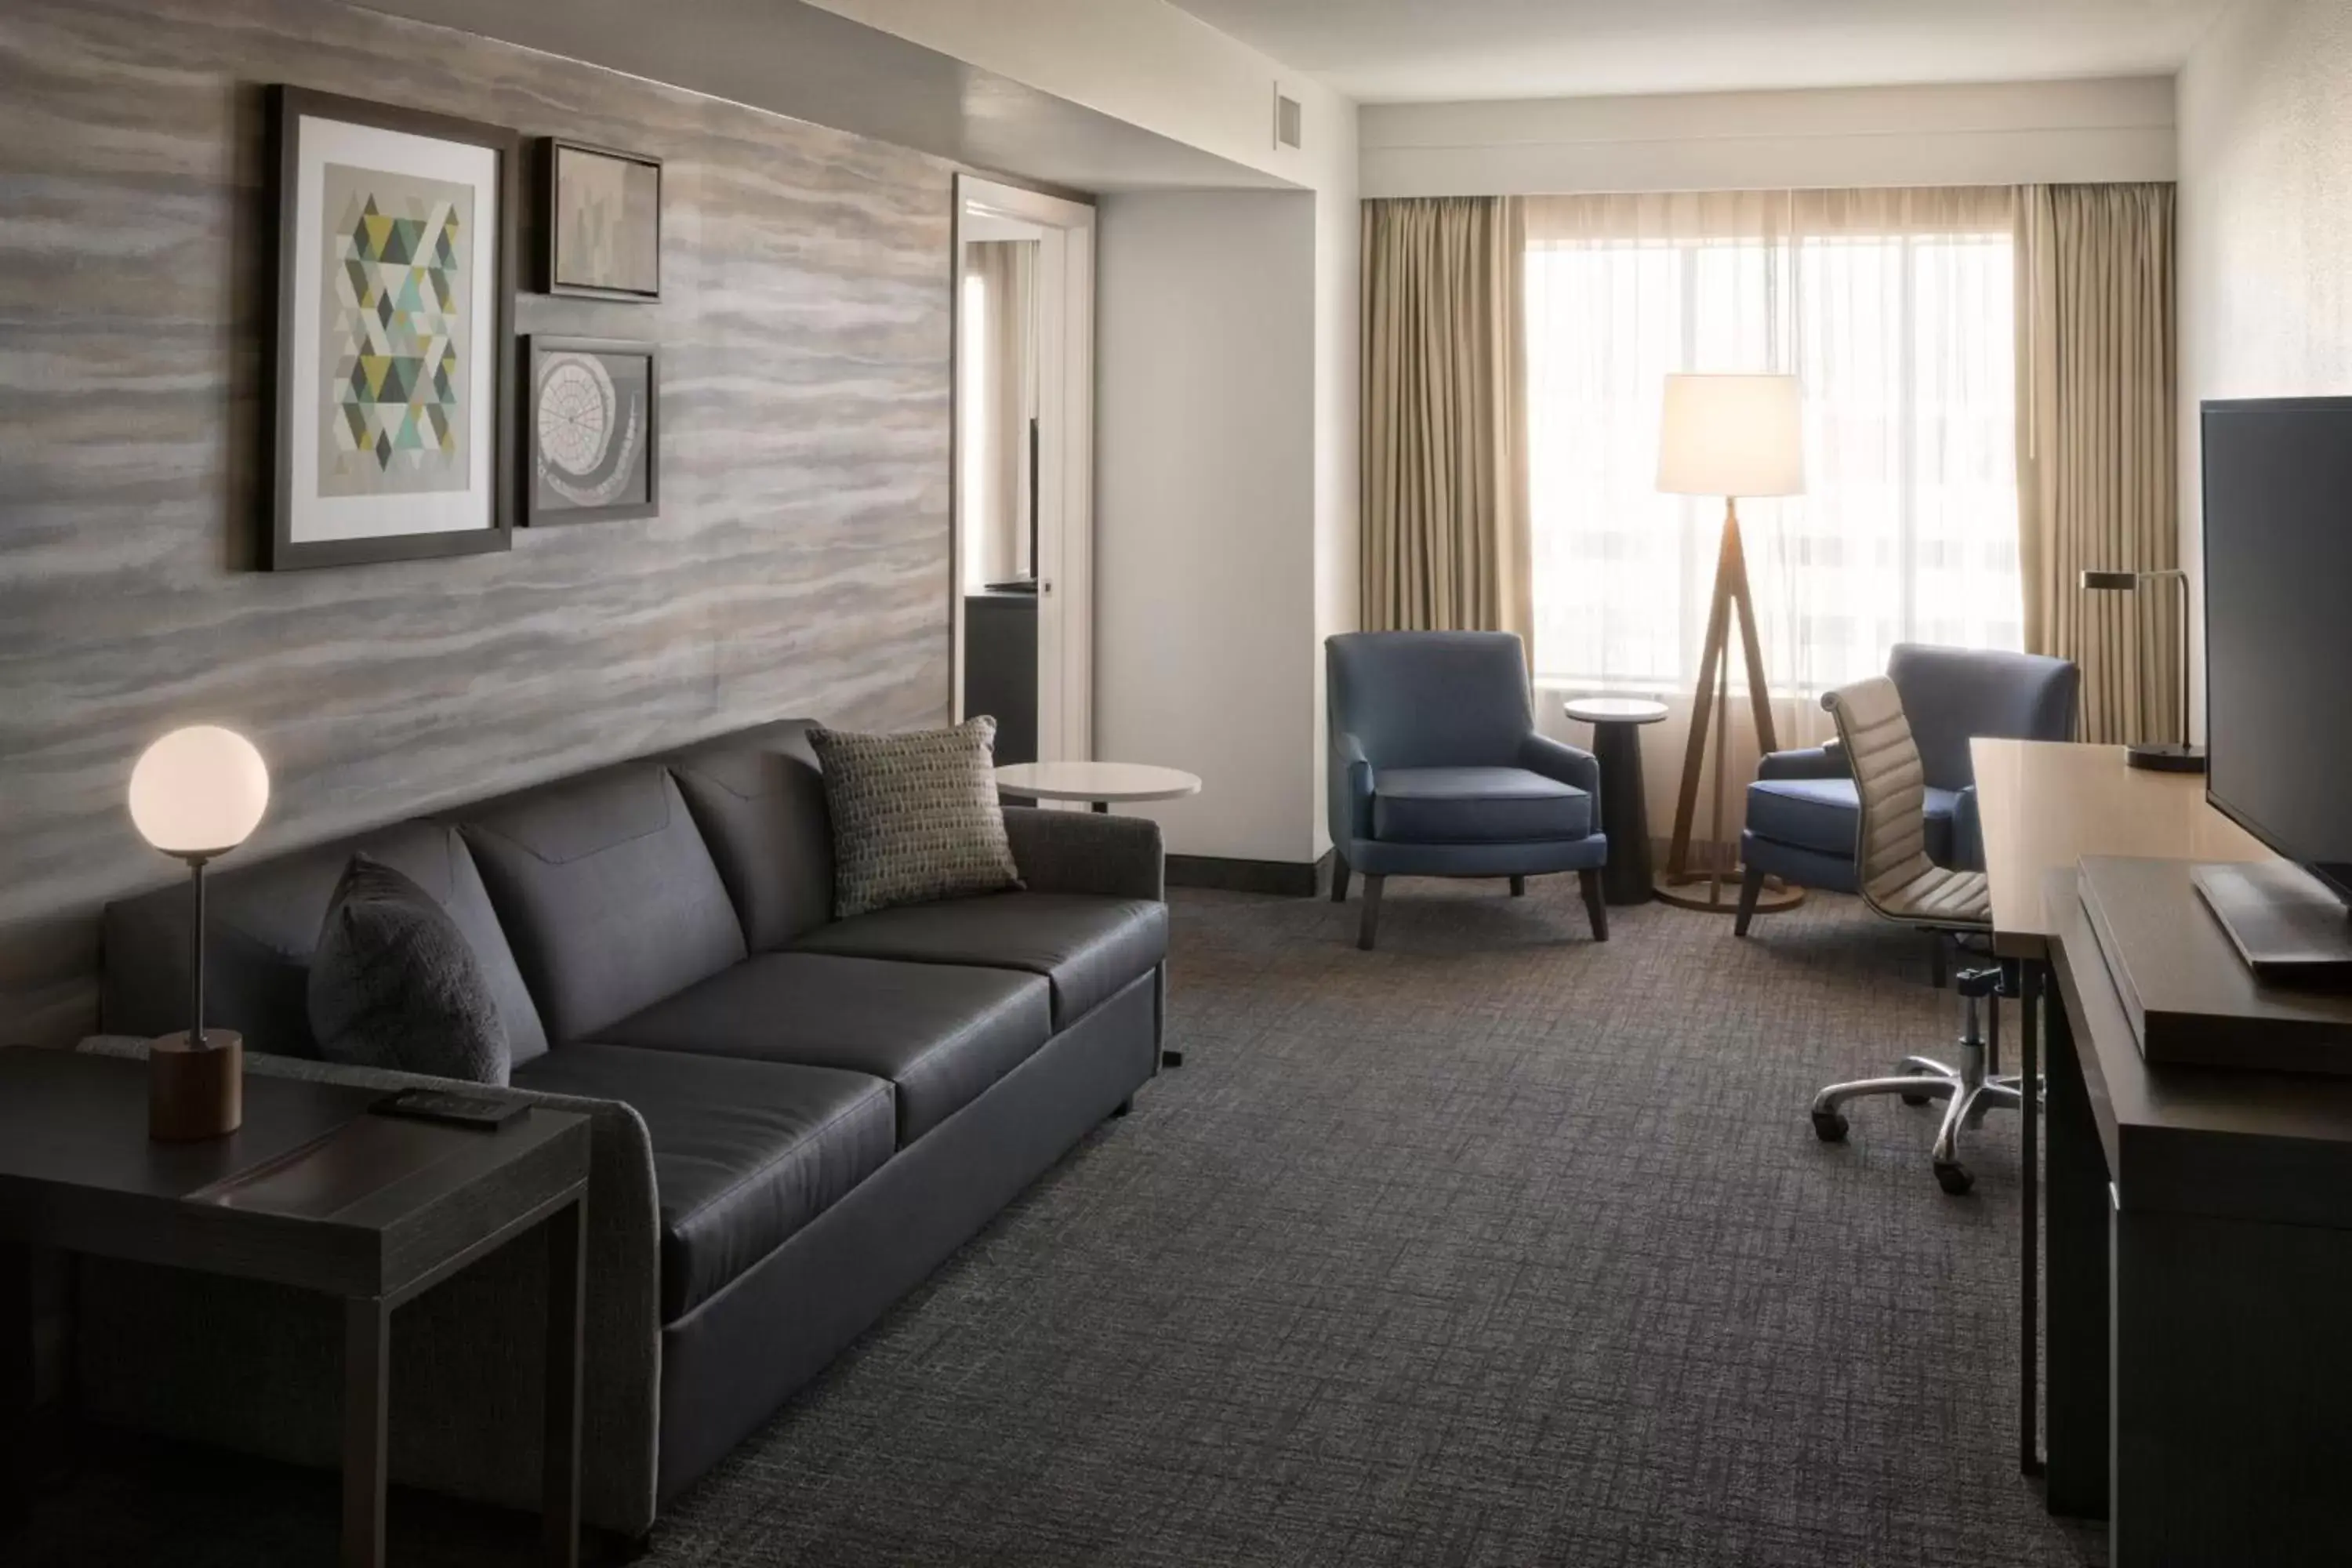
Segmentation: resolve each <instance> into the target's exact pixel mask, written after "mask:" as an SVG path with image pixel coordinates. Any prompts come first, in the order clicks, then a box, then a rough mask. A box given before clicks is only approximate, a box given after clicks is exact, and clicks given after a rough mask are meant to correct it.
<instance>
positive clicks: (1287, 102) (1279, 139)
mask: <svg viewBox="0 0 2352 1568" xmlns="http://www.w3.org/2000/svg"><path fill="white" fill-rule="evenodd" d="M1300 114H1301V110H1300V109H1299V107H1298V100H1297V99H1295V98H1286V97H1284V96H1283V91H1282V89H1280V88H1278V87H1277V88H1276V89H1274V144H1275V145H1276V146H1277V147H1296V146H1297V145H1298V139H1299V117H1300Z"/></svg>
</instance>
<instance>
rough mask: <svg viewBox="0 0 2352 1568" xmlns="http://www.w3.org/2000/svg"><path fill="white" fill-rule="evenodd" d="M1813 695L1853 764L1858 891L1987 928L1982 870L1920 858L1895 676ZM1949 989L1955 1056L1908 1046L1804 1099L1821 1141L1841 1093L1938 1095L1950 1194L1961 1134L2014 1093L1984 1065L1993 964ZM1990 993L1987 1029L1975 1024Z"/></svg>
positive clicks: (1912, 919) (1924, 921) (1919, 787)
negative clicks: (1959, 1014)
mask: <svg viewBox="0 0 2352 1568" xmlns="http://www.w3.org/2000/svg"><path fill="white" fill-rule="evenodd" d="M1822 707H1824V708H1826V709H1828V710H1830V712H1831V714H1832V716H1833V717H1834V718H1835V719H1836V720H1837V731H1838V740H1839V742H1840V743H1841V744H1842V745H1843V748H1844V751H1845V753H1846V755H1847V757H1848V758H1849V759H1851V761H1852V763H1853V782H1854V789H1855V794H1856V795H1857V796H1858V797H1859V801H1860V806H1861V812H1860V817H1859V826H1858V827H1857V830H1856V837H1855V846H1854V865H1855V869H1856V878H1855V881H1856V887H1857V890H1858V891H1859V892H1860V893H1861V894H1862V900H1863V902H1864V903H1865V904H1867V905H1869V906H1870V908H1871V909H1872V910H1873V911H1874V912H1875V913H1877V914H1879V915H1882V916H1884V917H1885V918H1886V919H1888V920H1891V921H1900V922H1901V923H1903V924H1905V925H1907V926H1912V927H1915V928H1916V929H1918V930H1921V931H1934V932H1941V933H1946V934H1951V935H1969V934H1981V935H1990V933H1991V931H1992V901H1991V898H1990V894H1989V893H1988V892H1987V891H1986V887H1985V876H1984V873H1983V872H1981V871H1956V870H1952V869H1950V868H1947V867H1943V866H1938V865H1937V864H1936V863H1935V861H1933V860H1932V859H1930V858H1928V855H1927V827H1926V815H1925V807H1926V797H1927V784H1926V776H1925V773H1924V770H1923V769H1922V767H1921V764H1920V761H1919V748H1918V745H1917V744H1916V742H1914V741H1913V740H1912V738H1911V725H1910V722H1909V721H1907V720H1906V719H1905V717H1904V715H1903V699H1902V696H1901V694H1900V693H1899V692H1898V691H1897V690H1896V689H1895V683H1894V682H1893V681H1892V680H1889V679H1887V678H1886V677H1885V676H1883V675H1877V676H1873V677H1871V678H1870V679H1867V680H1861V681H1856V682H1855V683H1854V684H1853V685H1852V686H1846V687H1842V688H1840V689H1837V690H1835V691H1832V692H1830V693H1829V694H1828V695H1826V696H1825V697H1823V698H1822ZM1958 991H1959V994H1960V997H1961V1004H1962V1006H1963V1007H1964V1008H1965V1010H1966V1015H1967V1021H1966V1023H1965V1025H1964V1026H1963V1027H1962V1029H1961V1032H1960V1038H1959V1042H1958V1043H1959V1063H1958V1066H1957V1067H1947V1066H1946V1065H1945V1064H1943V1063H1942V1062H1939V1061H1935V1060H1932V1059H1930V1058H1927V1057H1906V1058H1903V1061H1902V1065H1901V1066H1900V1067H1899V1068H1897V1069H1896V1074H1895V1076H1894V1077H1890V1078H1873V1079H1860V1080H1858V1081H1856V1082H1853V1083H1835V1084H1832V1085H1831V1086H1830V1087H1829V1088H1827V1089H1823V1090H1822V1091H1821V1093H1819V1094H1817V1095H1815V1096H1814V1097H1813V1107H1812V1117H1813V1131H1814V1132H1815V1133H1816V1134H1818V1135H1819V1136H1820V1137H1821V1139H1822V1142H1825V1143H1837V1142H1843V1141H1844V1139H1845V1135H1846V1125H1847V1124H1846V1119H1845V1114H1844V1112H1843V1110H1840V1109H1839V1108H1840V1107H1842V1106H1843V1105H1844V1104H1845V1103H1846V1102H1847V1101H1848V1100H1860V1099H1862V1098H1864V1097H1865V1096H1868V1095H1879V1094H1893V1095H1899V1096H1901V1097H1902V1099H1903V1100H1904V1102H1905V1103H1906V1104H1908V1105H1925V1104H1926V1103H1927V1102H1928V1101H1929V1100H1943V1101H1944V1102H1945V1106H1944V1123H1943V1127H1942V1129H1941V1130H1940V1131H1938V1132H1937V1134H1936V1143H1935V1148H1934V1150H1933V1151H1932V1152H1931V1154H1930V1158H1931V1160H1932V1161H1933V1163H1934V1165H1935V1169H1936V1180H1937V1183H1938V1184H1940V1185H1941V1186H1942V1187H1943V1189H1944V1190H1945V1191H1946V1192H1948V1193H1952V1194H1959V1193H1965V1192H1967V1191H1968V1190H1969V1187H1970V1186H1971V1185H1973V1184H1974V1183H1975V1178H1974V1177H1973V1176H1971V1175H1970V1174H1969V1168H1968V1167H1967V1166H1966V1165H1965V1164H1963V1163H1961V1161H1960V1134H1961V1133H1963V1132H1965V1131H1968V1130H1969V1129H1970V1128H1973V1127H1975V1126H1976V1125H1978V1124H1979V1122H1981V1121H1983V1120H1984V1119H1985V1116H1986V1115H1987V1113H1989V1112H1990V1111H1992V1110H1996V1109H2015V1108H2016V1107H2017V1106H2018V1105H2019V1104H2020V1103H2021V1094H2022V1090H2021V1088H2020V1085H2019V1081H2018V1079H2015V1078H2014V1077H2009V1078H2003V1077H1999V1076H1994V1075H1998V1074H1999V1072H2000V991H2001V972H2000V969H1999V968H1997V967H1996V968H1983V969H1970V970H1965V971H1963V972H1962V973H1960V975H1959V976H1958ZM1988 999H1990V1002H1991V1006H1990V1038H1988V1037H1987V1034H1986V1032H1985V1030H1984V1028H1983V1027H1982V1026H1981V1023H1980V1020H1981V1018H1982V1016H1983V1013H1984V1011H1985V1003H1986V1001H1987V1000H1988Z"/></svg>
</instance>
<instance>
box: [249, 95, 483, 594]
mask: <svg viewBox="0 0 2352 1568" xmlns="http://www.w3.org/2000/svg"><path fill="white" fill-rule="evenodd" d="M276 98H277V101H276V112H275V114H274V116H273V123H274V129H275V134H276V137H277V157H276V160H275V166H276V170H277V180H278V189H277V216H278V299H277V309H276V311H275V315H274V332H275V342H274V345H273V346H274V350H275V353H274V355H273V363H274V364H275V366H276V373H275V376H274V380H273V382H272V384H271V385H270V388H269V394H270V399H271V404H272V408H271V417H270V418H269V420H268V427H269V430H270V439H271V444H272V446H273V447H274V453H273V456H274V458H275V462H274V468H275V478H276V486H275V491H274V495H273V504H272V507H271V520H270V528H269V534H268V540H267V542H266V549H265V552H264V555H265V562H264V563H265V564H266V565H267V566H268V568H269V569H270V570H272V571H286V570H289V569H291V568H297V567H306V566H342V565H351V564H354V563H360V562H368V561H404V560H409V559H413V558H415V557H418V556H428V555H465V554H472V553H475V552H480V551H488V550H505V549H508V548H509V546H510V545H511V544H512V542H513V532H512V528H513V521H514V518H513V502H514V468H513V464H514V453H513V447H512V435H511V431H512V423H513V418H512V409H513V387H512V384H513V379H514V338H513V334H512V328H511V326H510V324H509V323H510V322H511V321H512V319H513V313H514V265H515V258H514V250H515V217H516V209H515V203H514V200H513V191H514V188H515V184H514V182H515V174H516V165H517V163H518V162H519V161H520V158H519V151H520V143H519V142H518V141H517V139H516V137H515V135H514V133H513V132H509V131H503V130H500V129H499V128H498V127H496V126H490V125H478V124H475V123H473V122H472V121H464V120H452V119H450V118H448V117H446V116H444V115H438V114H427V113H425V112H422V111H421V110H411V109H402V108H397V107H394V106H391V105H386V104H377V103H366V102H362V101H361V100H356V99H349V98H334V97H331V96H329V95H327V94H325V93H319V92H310V91H307V90H305V89H300V88H294V87H281V88H279V89H277V94H276Z"/></svg>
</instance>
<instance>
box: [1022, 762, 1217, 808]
mask: <svg viewBox="0 0 2352 1568" xmlns="http://www.w3.org/2000/svg"><path fill="white" fill-rule="evenodd" d="M996 788H997V792H998V793H999V794H1001V795H1019V796H1021V797H1022V798H1023V799H1024V800H1083V801H1086V802H1088V803H1089V804H1091V805H1093V806H1094V808H1095V809H1096V810H1097V811H1108V810H1109V809H1110V808H1111V807H1112V806H1113V805H1133V804H1135V803H1137V802H1139V801H1147V800H1179V799H1181V798H1182V797H1183V796H1185V795H1198V794H1200V793H1201V780H1200V777H1199V775H1197V774H1194V773H1185V772H1183V771H1181V769H1177V768H1156V767H1152V766H1150V764H1149V763H1005V764H1004V766H1003V767H1001V768H999V769H997V770H996Z"/></svg>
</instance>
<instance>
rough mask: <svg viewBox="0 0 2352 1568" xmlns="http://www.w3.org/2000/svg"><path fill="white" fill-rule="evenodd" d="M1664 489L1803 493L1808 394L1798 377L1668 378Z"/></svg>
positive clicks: (1662, 427) (1661, 440)
mask: <svg viewBox="0 0 2352 1568" xmlns="http://www.w3.org/2000/svg"><path fill="white" fill-rule="evenodd" d="M1663 412H1664V417H1663V418H1662V420H1661V421H1660V424H1659V426H1658V489H1661V490H1663V491H1664V492H1666V493H1667V494H1669V495H1685V496H1732V497H1742V496H1793V495H1802V494H1803V493H1804V490H1805V404H1804V392H1803V389H1802V388H1801V386H1800V385H1799V384H1798V381H1797V378H1796V377H1795V376H1793V375H1670V376H1668V377H1666V399H1665V407H1664V411H1663Z"/></svg>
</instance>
